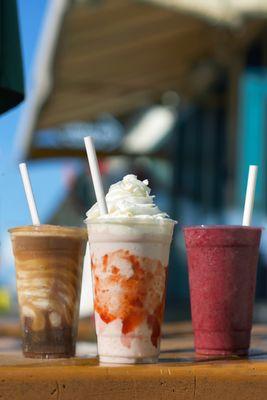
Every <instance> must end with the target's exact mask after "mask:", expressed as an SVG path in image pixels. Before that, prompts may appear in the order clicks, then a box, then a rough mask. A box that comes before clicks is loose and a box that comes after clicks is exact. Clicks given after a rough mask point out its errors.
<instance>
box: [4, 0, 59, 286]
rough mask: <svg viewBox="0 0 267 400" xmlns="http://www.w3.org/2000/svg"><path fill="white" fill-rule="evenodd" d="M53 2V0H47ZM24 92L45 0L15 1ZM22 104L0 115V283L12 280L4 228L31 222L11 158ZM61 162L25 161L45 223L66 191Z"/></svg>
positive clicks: (27, 85)
mask: <svg viewBox="0 0 267 400" xmlns="http://www.w3.org/2000/svg"><path fill="white" fill-rule="evenodd" d="M50 1H54V0H50ZM17 4H18V12H19V22H20V31H21V44H22V53H23V63H24V76H25V86H26V94H27V93H29V91H30V89H31V67H32V65H33V62H34V56H35V50H36V47H37V45H38V39H39V37H40V33H41V29H42V23H43V20H44V16H45V12H46V7H47V6H48V4H49V0H37V1H36V0H27V1H25V0H17ZM23 107H24V105H23V104H22V105H20V106H18V107H17V108H15V109H14V110H12V111H10V112H8V113H6V114H4V115H2V116H0V240H1V247H0V285H1V284H3V283H5V282H7V281H12V282H14V279H15V274H14V266H13V259H12V254H11V248H10V240H9V236H8V234H7V229H8V228H10V227H14V226H19V225H27V224H30V223H31V219H30V215H29V211H28V208H27V203H26V199H25V194H24V190H23V186H22V183H21V178H20V174H19V169H18V160H16V159H14V147H15V141H16V134H17V128H18V124H19V118H20V115H21V113H22V112H23ZM65 163H66V162H64V161H34V162H29V163H28V169H29V173H30V176H31V180H32V186H33V189H34V193H35V197H36V202H37V207H38V211H39V215H40V219H41V222H46V220H47V219H48V218H49V216H50V215H51V214H52V213H53V210H54V209H55V208H56V206H57V205H58V204H59V202H60V201H61V199H62V198H63V197H64V195H65V193H66V189H65V182H64V179H65V174H64V171H65V166H66V164H65Z"/></svg>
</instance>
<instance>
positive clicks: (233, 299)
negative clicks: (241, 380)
mask: <svg viewBox="0 0 267 400" xmlns="http://www.w3.org/2000/svg"><path fill="white" fill-rule="evenodd" d="M184 236H185V244H186V250H187V258H188V267H189V283H190V300H191V312H192V322H193V329H194V339H195V350H196V352H197V353H200V354H211V355H212V354H214V355H216V354H219V355H230V354H247V352H248V349H249V345H250V333H251V326H252V314H253V302H254V295H255V285H256V274H257V262H258V255H259V244H260V238H261V228H254V227H245V226H193V227H187V228H184Z"/></svg>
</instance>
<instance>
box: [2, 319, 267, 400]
mask: <svg viewBox="0 0 267 400" xmlns="http://www.w3.org/2000/svg"><path fill="white" fill-rule="evenodd" d="M1 332H2V333H3V328H2V329H0V333H1ZM5 332H10V333H11V335H12V336H13V337H10V336H9V337H2V338H1V339H0V353H1V354H0V400H22V399H23V400H24V399H27V400H31V399H34V400H42V399H51V400H52V399H57V400H76V399H77V400H78V399H82V400H87V399H94V400H100V399H105V400H106V399H114V400H124V399H125V400H143V399H144V400H146V399H149V400H158V399H161V400H163V399H166V400H172V399H179V400H180V399H181V400H189V399H190V400H193V399H194V400H209V399H216V400H220V399H222V400H239V399H246V400H250V399H253V400H266V399H267V326H260V325H258V326H255V327H254V329H253V339H252V350H251V353H250V356H249V357H248V358H238V357H233V358H231V359H227V360H225V359H207V358H204V357H202V358H199V357H196V356H195V355H194V352H193V338H192V333H191V327H190V324H188V323H183V324H168V325H165V326H164V338H163V341H162V353H161V358H160V362H159V364H156V365H136V366H115V365H109V366H107V365H105V366H100V365H99V364H98V361H97V359H96V357H95V356H93V355H92V356H91V357H89V356H88V354H90V353H91V354H93V353H94V352H95V351H96V345H95V343H89V342H87V343H86V342H80V343H79V345H78V357H77V358H75V359H70V360H59V361H57V360H43V361H42V360H31V359H24V358H23V357H22V356H21V354H20V351H19V346H20V344H19V340H18V338H16V334H17V328H13V330H12V329H11V330H10V327H9V328H8V329H6V330H5ZM88 332H89V331H88V330H87V329H81V330H80V339H82V340H84V339H86V338H87V337H88Z"/></svg>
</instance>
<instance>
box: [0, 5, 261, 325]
mask: <svg viewBox="0 0 267 400" xmlns="http://www.w3.org/2000/svg"><path fill="white" fill-rule="evenodd" d="M17 7H18V20H19V26H20V35H21V46H22V56H23V67H24V78H25V86H26V99H25V101H24V102H23V103H22V104H21V105H20V106H18V107H16V108H15V109H13V110H11V111H9V112H7V113H5V114H4V115H2V116H0V222H1V225H0V240H1V248H0V313H2V314H3V315H16V314H17V303H16V301H17V300H16V289H15V270H14V262H13V257H12V252H11V244H10V239H9V235H8V232H7V229H8V228H10V227H14V226H18V225H25V224H30V223H31V220H30V215H29V211H28V208H27V204H26V200H25V195H24V191H23V187H22V183H21V179H20V175H19V170H18V163H19V162H20V161H24V160H25V161H26V162H27V164H28V167H29V172H30V175H31V178H32V184H33V189H34V192H35V195H36V200H37V205H38V209H39V213H40V218H41V221H42V222H43V223H52V224H62V225H80V226H82V225H83V219H84V218H85V213H86V211H87V210H88V209H89V208H90V207H91V206H92V204H93V203H94V202H95V197H94V192H93V187H92V182H91V177H90V174H89V170H88V165H87V161H86V158H85V157H86V155H85V151H84V145H83V137H84V136H87V135H91V136H93V137H94V140H95V144H96V148H97V151H98V157H99V160H100V168H101V172H102V175H103V182H104V186H105V190H106V191H107V190H108V188H109V185H110V184H111V183H114V182H116V181H118V180H121V179H122V177H123V176H124V175H125V174H127V173H134V174H136V175H137V176H138V178H139V179H146V178H148V179H149V182H150V186H151V187H152V191H153V193H154V194H155V195H156V201H157V203H158V205H159V207H160V208H161V209H163V210H164V211H166V212H168V214H169V215H170V216H171V217H172V218H173V219H176V220H178V221H179V224H178V225H177V227H176V232H175V236H174V240H173V246H172V253H171V260H170V265H169V282H168V293H167V310H166V318H167V319H168V320H178V319H189V318H190V311H189V310H190V307H189V293H188V277H187V267H186V255H185V248H184V241H183V235H182V227H183V226H184V225H189V224H207V223H208V224H241V221H242V208H243V202H244V196H245V188H246V179H247V173H248V166H249V164H258V165H259V175H258V183H257V191H256V200H255V201H256V204H255V212H254V224H255V225H260V226H266V225H267V218H266V215H267V192H266V190H267V184H266V182H267V156H266V154H267V153H266V144H267V143H266V138H267V135H266V133H267V126H266V121H267V118H266V117H267V106H266V105H267V2H266V0H258V1H254V0H227V1H226V0H72V1H70V0H38V1H36V0H27V1H24V0H17ZM266 235H267V234H266V232H265V233H264V234H263V239H262V245H261V253H260V265H259V272H258V283H257V294H256V308H255V320H256V321H261V322H263V321H265V322H266V321H267V236H266ZM85 264H86V265H85V268H86V271H87V275H86V276H85V277H84V284H85V292H84V293H83V303H84V304H85V306H84V307H85V311H86V307H88V310H89V308H90V307H91V304H89V305H88V301H89V300H88V299H89V292H90V290H91V289H90V282H89V281H90V272H89V268H88V264H89V261H88V260H87V261H86V263H85Z"/></svg>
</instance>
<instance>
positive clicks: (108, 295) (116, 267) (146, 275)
mask: <svg viewBox="0 0 267 400" xmlns="http://www.w3.org/2000/svg"><path fill="white" fill-rule="evenodd" d="M87 226H88V235H89V246H90V253H91V266H92V274H93V286H94V307H95V322H96V332H97V343H98V354H99V359H100V361H101V362H108V363H127V364H131V363H150V362H156V361H157V360H158V356H159V351H160V337H161V324H162V319H163V314H164V306H165V292H166V276H167V266H168V259H169V250H170V243H171V239H172V232H173V226H174V223H173V221H168V222H164V223H163V222H162V223H160V222H158V223H157V222H155V223H149V224H148V223H141V222H140V223H138V222H134V221H132V220H131V219H129V220H127V221H125V222H124V223H122V222H119V221H118V222H115V221H112V222H102V223H101V222H100V223H90V222H87Z"/></svg>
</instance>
